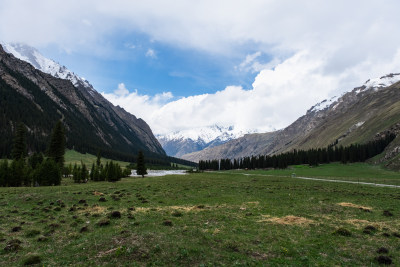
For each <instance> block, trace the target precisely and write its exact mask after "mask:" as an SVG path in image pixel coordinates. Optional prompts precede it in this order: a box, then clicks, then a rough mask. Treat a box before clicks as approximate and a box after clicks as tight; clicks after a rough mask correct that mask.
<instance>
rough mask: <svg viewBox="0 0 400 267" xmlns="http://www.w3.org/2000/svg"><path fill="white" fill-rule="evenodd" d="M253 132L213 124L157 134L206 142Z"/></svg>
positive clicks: (233, 137)
mask: <svg viewBox="0 0 400 267" xmlns="http://www.w3.org/2000/svg"><path fill="white" fill-rule="evenodd" d="M254 132H255V131H242V130H238V129H236V128H235V127H234V126H228V127H224V126H218V125H213V126H209V127H199V128H194V129H189V130H183V131H177V132H174V133H171V134H167V135H159V136H158V137H161V138H165V139H168V140H184V139H191V140H193V141H202V142H204V143H205V144H207V143H211V142H213V141H215V140H219V141H222V142H224V141H229V140H231V139H235V138H239V137H242V136H243V135H245V134H248V133H254Z"/></svg>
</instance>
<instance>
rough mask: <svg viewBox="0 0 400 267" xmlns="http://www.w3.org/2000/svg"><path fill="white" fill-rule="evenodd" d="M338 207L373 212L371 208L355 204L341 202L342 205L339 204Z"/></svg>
mask: <svg viewBox="0 0 400 267" xmlns="http://www.w3.org/2000/svg"><path fill="white" fill-rule="evenodd" d="M338 205H339V206H342V207H349V208H356V209H360V210H366V211H371V210H372V208H371V207H366V206H361V205H357V204H353V203H350V202H340V203H338Z"/></svg>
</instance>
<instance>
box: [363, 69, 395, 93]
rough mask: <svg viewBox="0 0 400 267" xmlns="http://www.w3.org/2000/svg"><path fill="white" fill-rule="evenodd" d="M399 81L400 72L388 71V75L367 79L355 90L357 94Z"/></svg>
mask: <svg viewBox="0 0 400 267" xmlns="http://www.w3.org/2000/svg"><path fill="white" fill-rule="evenodd" d="M398 81H400V73H390V74H388V75H385V76H382V77H380V78H374V79H369V80H368V81H366V82H365V83H364V85H363V86H362V87H360V88H358V89H357V90H356V93H357V94H359V93H361V92H363V91H365V90H369V89H374V90H375V91H377V90H379V89H381V88H385V87H388V86H391V85H392V84H395V83H397V82H398Z"/></svg>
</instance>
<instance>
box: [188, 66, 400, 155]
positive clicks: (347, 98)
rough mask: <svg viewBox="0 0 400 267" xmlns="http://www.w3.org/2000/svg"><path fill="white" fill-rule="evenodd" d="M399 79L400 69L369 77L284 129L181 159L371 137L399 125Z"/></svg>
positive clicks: (269, 151)
mask: <svg viewBox="0 0 400 267" xmlns="http://www.w3.org/2000/svg"><path fill="white" fill-rule="evenodd" d="M399 80H400V74H389V75H387V76H383V77H380V78H378V79H372V80H368V81H367V82H366V83H365V84H364V85H363V86H361V87H357V88H355V89H353V90H352V91H350V92H348V93H346V94H344V95H342V96H341V97H339V98H334V99H332V100H331V101H323V102H322V103H319V104H317V105H315V106H314V107H312V108H311V109H310V110H308V111H307V113H306V114H305V115H304V116H302V117H300V118H299V119H297V120H296V121H295V122H293V123H292V124H291V125H289V126H288V127H286V128H285V129H282V130H280V131H276V132H273V133H264V134H254V135H245V136H244V137H242V138H239V139H236V140H231V141H229V142H227V143H226V144H224V145H222V146H217V147H213V148H210V149H206V150H203V151H200V152H196V153H191V154H187V155H184V156H183V157H182V158H184V159H188V160H193V161H195V160H199V159H218V158H239V157H245V156H251V155H262V154H265V155H270V154H279V153H282V152H285V151H290V150H292V149H308V148H318V147H326V146H328V145H330V144H333V143H337V144H338V145H344V146H345V145H349V144H351V143H355V142H357V143H363V142H366V141H369V140H372V139H374V138H375V137H376V136H377V135H381V134H382V133H384V132H385V131H388V130H390V129H392V130H391V131H392V132H393V131H396V130H394V129H397V128H396V125H397V123H398V122H400V105H399V103H400V83H399V82H398V81H399ZM395 141H396V140H395ZM394 143H396V142H394ZM393 149H394V148H393Z"/></svg>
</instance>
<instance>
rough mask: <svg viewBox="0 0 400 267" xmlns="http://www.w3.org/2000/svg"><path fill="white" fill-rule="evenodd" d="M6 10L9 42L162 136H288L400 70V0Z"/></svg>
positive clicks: (123, 0) (37, 5)
mask: <svg viewBox="0 0 400 267" xmlns="http://www.w3.org/2000/svg"><path fill="white" fill-rule="evenodd" d="M0 4H1V8H0V36H1V39H2V41H4V42H21V43H26V44H28V45H31V46H33V47H36V48H37V49H39V51H41V52H42V53H43V54H44V55H45V56H47V57H49V58H52V59H54V60H56V61H58V62H59V63H61V64H63V65H65V66H67V67H68V68H69V69H70V70H72V71H74V72H75V73H77V74H78V75H80V76H83V77H85V78H87V79H88V80H89V81H90V82H91V83H92V84H93V85H94V87H95V88H96V89H97V90H98V91H99V92H101V93H103V96H104V97H106V98H107V99H108V100H109V101H111V102H112V103H114V104H115V105H120V106H121V107H123V108H125V109H126V110H127V111H129V112H131V113H132V114H134V115H136V116H137V117H140V118H143V119H144V120H145V121H146V122H147V123H148V124H149V125H150V127H151V128H152V129H153V131H154V132H155V133H156V134H167V133H170V132H174V131H179V130H186V129H194V128H196V127H206V126H210V125H215V124H216V125H221V126H232V125H233V126H235V128H237V129H238V130H244V131H246V130H257V131H260V132H265V131H271V130H275V129H280V128H283V127H285V126H287V125H289V124H290V123H292V122H293V121H294V120H295V119H297V118H298V117H300V116H302V115H303V114H305V112H306V111H307V110H308V109H309V108H310V107H311V106H313V105H315V104H316V103H317V102H320V101H322V100H324V99H326V98H330V97H333V96H335V95H340V94H341V93H343V92H346V91H349V90H351V89H352V88H354V87H356V86H360V85H362V84H363V83H364V82H365V81H366V80H368V79H370V78H375V77H381V76H383V75H385V74H388V73H391V72H400V35H399V34H397V32H398V26H399V25H400V16H398V14H397V13H398V10H400V3H399V2H398V1H395V0H387V1H384V2H382V1H378V0H354V1H345V0H337V1H319V0H307V1H306V0H304V1H290V0H269V1H258V0H234V1H232V0H217V1H216V0H203V1H197V0H196V1H195V0H174V1H165V0H147V1H139V0H137V1H136V0H133V1H132V0H129V1H128V0H114V1H112V2H111V1H106V0H86V1H81V0H70V1H65V0H63V1H62V0H36V1H30V0H18V1H15V0H0ZM60 7H62V8H60Z"/></svg>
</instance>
